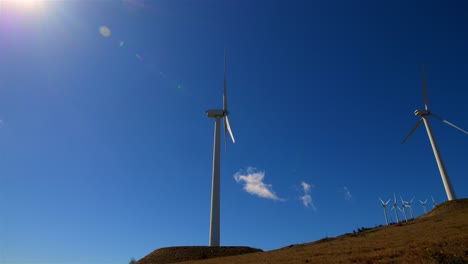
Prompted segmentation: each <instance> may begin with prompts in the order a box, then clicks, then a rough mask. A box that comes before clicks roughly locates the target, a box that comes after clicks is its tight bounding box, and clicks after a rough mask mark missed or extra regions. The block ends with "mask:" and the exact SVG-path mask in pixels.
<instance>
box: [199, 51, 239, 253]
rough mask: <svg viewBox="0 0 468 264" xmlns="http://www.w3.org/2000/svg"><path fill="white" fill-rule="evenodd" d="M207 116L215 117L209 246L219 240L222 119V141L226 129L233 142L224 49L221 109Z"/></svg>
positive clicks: (217, 244)
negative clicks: (222, 122) (221, 132)
mask: <svg viewBox="0 0 468 264" xmlns="http://www.w3.org/2000/svg"><path fill="white" fill-rule="evenodd" d="M206 115H207V116H208V118H214V119H215V129H214V146H213V174H212V185H211V211H210V238H209V240H210V241H209V246H211V247H219V242H220V139H219V137H220V124H219V122H220V121H221V119H223V120H224V141H225V142H226V131H228V132H229V135H230V136H231V139H232V142H233V143H235V140H234V135H233V134H232V130H231V126H230V125H229V119H228V116H229V111H228V105H227V94H226V50H224V90H223V109H211V110H207V111H206Z"/></svg>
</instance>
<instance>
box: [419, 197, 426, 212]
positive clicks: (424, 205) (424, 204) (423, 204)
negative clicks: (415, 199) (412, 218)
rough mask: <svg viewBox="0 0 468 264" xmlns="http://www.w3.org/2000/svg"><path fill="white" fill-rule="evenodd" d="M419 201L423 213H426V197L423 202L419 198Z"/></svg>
mask: <svg viewBox="0 0 468 264" xmlns="http://www.w3.org/2000/svg"><path fill="white" fill-rule="evenodd" d="M419 202H420V203H421V205H422V208H423V210H424V214H426V213H427V210H426V203H427V199H426V201H424V202H423V201H421V200H419Z"/></svg>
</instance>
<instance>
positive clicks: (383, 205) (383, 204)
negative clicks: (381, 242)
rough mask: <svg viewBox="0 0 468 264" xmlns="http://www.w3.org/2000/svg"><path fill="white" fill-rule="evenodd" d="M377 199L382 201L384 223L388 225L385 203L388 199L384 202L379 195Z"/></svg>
mask: <svg viewBox="0 0 468 264" xmlns="http://www.w3.org/2000/svg"><path fill="white" fill-rule="evenodd" d="M379 200H380V201H381V202H382V207H383V211H384V216H385V223H386V224H387V225H388V217H387V204H388V203H389V202H390V199H388V201H387V202H386V203H384V201H383V200H382V199H380V197H379Z"/></svg>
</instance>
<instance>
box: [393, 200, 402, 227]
mask: <svg viewBox="0 0 468 264" xmlns="http://www.w3.org/2000/svg"><path fill="white" fill-rule="evenodd" d="M393 198H394V200H393V206H392V210H395V217H396V222H397V224H398V223H400V218H398V211H397V209H400V207H398V204H397V201H396V195H395V193H393Z"/></svg>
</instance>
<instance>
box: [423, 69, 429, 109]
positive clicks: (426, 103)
mask: <svg viewBox="0 0 468 264" xmlns="http://www.w3.org/2000/svg"><path fill="white" fill-rule="evenodd" d="M422 82H423V94H424V104H425V107H426V110H429V99H428V98H427V86H426V73H425V71H424V64H423V65H422Z"/></svg>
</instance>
